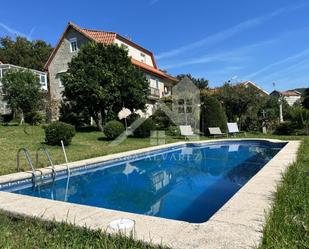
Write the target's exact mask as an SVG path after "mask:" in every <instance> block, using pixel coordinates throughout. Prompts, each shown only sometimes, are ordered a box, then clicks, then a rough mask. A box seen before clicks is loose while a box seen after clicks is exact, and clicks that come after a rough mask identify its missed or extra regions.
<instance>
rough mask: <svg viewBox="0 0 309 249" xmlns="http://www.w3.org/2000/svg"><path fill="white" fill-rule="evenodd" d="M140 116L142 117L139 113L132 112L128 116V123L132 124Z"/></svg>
mask: <svg viewBox="0 0 309 249" xmlns="http://www.w3.org/2000/svg"><path fill="white" fill-rule="evenodd" d="M139 118H141V116H140V115H139V114H138V113H131V114H130V115H129V116H128V117H127V125H128V126H130V125H131V124H133V123H134V122H135V121H136V120H138V119H139ZM123 122H124V119H123Z"/></svg>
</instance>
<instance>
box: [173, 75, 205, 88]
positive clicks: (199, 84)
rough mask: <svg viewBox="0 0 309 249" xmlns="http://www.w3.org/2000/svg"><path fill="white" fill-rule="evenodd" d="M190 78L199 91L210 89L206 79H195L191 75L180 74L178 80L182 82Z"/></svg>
mask: <svg viewBox="0 0 309 249" xmlns="http://www.w3.org/2000/svg"><path fill="white" fill-rule="evenodd" d="M185 77H188V78H189V79H190V80H191V81H192V82H193V83H194V84H195V85H196V86H197V87H198V88H199V89H205V88H208V80H207V79H205V78H195V77H193V76H192V75H191V74H179V75H177V78H178V79H179V80H182V79H183V78H185Z"/></svg>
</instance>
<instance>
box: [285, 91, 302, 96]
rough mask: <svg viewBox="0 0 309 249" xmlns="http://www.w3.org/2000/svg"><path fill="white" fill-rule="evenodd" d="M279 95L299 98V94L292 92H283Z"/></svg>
mask: <svg viewBox="0 0 309 249" xmlns="http://www.w3.org/2000/svg"><path fill="white" fill-rule="evenodd" d="M280 93H281V94H282V95H283V96H287V97H292V96H295V97H298V96H301V93H300V92H297V91H293V90H288V91H283V92H280Z"/></svg>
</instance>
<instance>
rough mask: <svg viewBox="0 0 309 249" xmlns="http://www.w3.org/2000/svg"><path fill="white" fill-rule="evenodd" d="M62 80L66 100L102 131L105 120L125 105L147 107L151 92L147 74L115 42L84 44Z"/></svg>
mask: <svg viewBox="0 0 309 249" xmlns="http://www.w3.org/2000/svg"><path fill="white" fill-rule="evenodd" d="M62 81H63V86H64V91H63V96H64V98H65V101H68V102H70V104H71V105H75V107H77V109H78V110H80V111H82V110H84V111H85V112H86V113H89V114H90V115H91V116H92V117H93V119H94V121H95V122H96V124H97V126H98V128H99V129H100V130H103V126H102V123H103V121H104V122H105V121H108V120H112V119H116V117H117V114H118V112H119V111H121V109H122V108H123V107H126V108H128V109H130V110H131V111H132V112H133V111H134V110H136V109H145V105H146V103H147V96H148V94H149V83H148V81H147V79H146V78H145V76H144V73H143V72H142V71H141V70H140V69H139V68H137V67H135V66H134V65H133V64H132V63H131V60H130V58H129V57H128V52H127V51H126V50H125V49H123V48H121V47H119V46H118V45H115V44H112V45H104V44H97V43H88V44H86V45H84V46H82V48H81V49H80V51H79V53H78V55H77V56H76V57H74V58H73V59H72V61H71V62H70V63H69V69H68V71H67V73H66V74H65V75H63V78H62Z"/></svg>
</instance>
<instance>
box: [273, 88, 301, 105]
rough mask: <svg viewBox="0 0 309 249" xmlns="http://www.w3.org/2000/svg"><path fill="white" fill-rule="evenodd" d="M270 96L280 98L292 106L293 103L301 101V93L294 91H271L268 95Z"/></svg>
mask: <svg viewBox="0 0 309 249" xmlns="http://www.w3.org/2000/svg"><path fill="white" fill-rule="evenodd" d="M270 95H271V96H276V97H282V98H284V99H285V100H286V102H287V103H288V104H289V105H290V106H292V105H294V104H295V102H297V101H299V100H300V99H301V93H300V92H298V91H296V90H287V91H281V92H280V91H276V90H275V91H273V92H271V94H270Z"/></svg>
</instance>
